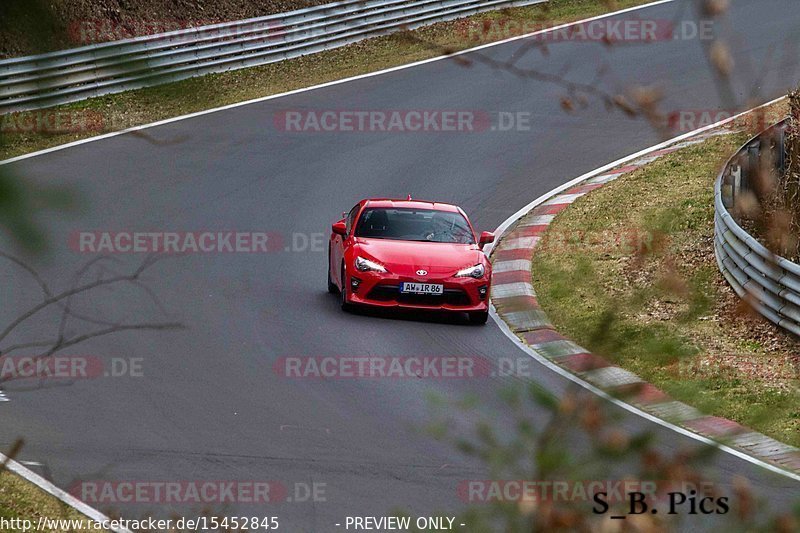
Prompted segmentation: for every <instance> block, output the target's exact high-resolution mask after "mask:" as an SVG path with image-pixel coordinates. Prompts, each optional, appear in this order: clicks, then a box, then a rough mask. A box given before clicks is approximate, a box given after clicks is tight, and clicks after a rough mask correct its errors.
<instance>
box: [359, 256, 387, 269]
mask: <svg viewBox="0 0 800 533" xmlns="http://www.w3.org/2000/svg"><path fill="white" fill-rule="evenodd" d="M356 270H358V271H359V272H369V271H370V270H371V271H373V272H386V268H384V267H383V265H379V264H378V263H376V262H375V261H370V260H369V259H364V258H363V257H356Z"/></svg>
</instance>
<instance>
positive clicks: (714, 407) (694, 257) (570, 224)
mask: <svg viewBox="0 0 800 533" xmlns="http://www.w3.org/2000/svg"><path fill="white" fill-rule="evenodd" d="M748 137H749V134H745V133H740V134H730V135H725V136H721V137H714V138H712V139H710V140H708V141H706V142H704V143H702V144H699V145H694V146H690V147H687V148H684V149H682V150H680V151H678V152H675V153H673V154H670V155H667V156H664V157H662V158H660V159H658V160H656V161H654V162H653V163H650V164H648V165H646V166H644V167H642V168H641V169H639V170H636V171H634V172H632V173H630V174H627V175H624V176H623V177H621V178H619V179H618V180H616V181H615V182H613V183H611V184H609V185H607V186H605V187H603V188H601V189H598V190H596V191H593V192H592V193H590V194H588V195H586V196H584V197H582V198H580V199H579V200H578V201H576V202H575V203H574V204H573V205H572V206H571V207H570V208H568V209H566V210H564V211H563V212H562V213H560V214H559V215H558V216H557V217H556V219H555V220H554V222H553V224H552V225H551V226H550V228H549V230H548V232H547V233H546V234H545V237H544V239H543V240H542V242H541V243H540V245H539V247H538V248H537V250H536V253H535V254H534V258H533V259H534V260H533V267H532V270H533V282H534V286H535V287H536V289H537V294H538V296H539V300H540V304H541V306H542V307H543V309H544V310H545V311H546V312H547V313H548V315H549V317H550V319H551V320H552V322H553V324H554V325H555V326H556V328H557V329H558V330H559V331H560V332H562V334H564V335H566V336H568V337H570V338H572V339H574V340H575V341H576V342H578V343H579V344H581V345H582V346H584V347H585V348H587V349H589V350H591V351H592V352H594V353H597V354H598V355H602V356H604V357H606V358H607V359H608V360H610V361H613V362H614V363H616V364H617V365H619V366H621V367H623V368H626V369H628V370H631V371H632V372H635V373H636V374H638V375H639V376H641V377H642V378H643V379H644V380H646V381H649V382H651V383H653V384H655V385H656V386H657V387H659V388H661V389H662V390H664V391H665V392H667V393H668V394H670V395H671V396H672V397H674V398H675V399H677V400H681V401H683V402H685V403H688V404H690V405H693V406H695V407H697V408H698V409H700V410H701V411H703V412H705V413H708V414H712V415H717V416H722V417H725V418H729V419H732V420H735V421H737V422H739V423H741V424H744V425H746V426H749V427H751V428H753V429H755V430H757V431H760V432H763V433H765V434H767V435H770V436H772V437H774V438H776V439H779V440H781V441H783V442H787V443H790V444H794V445H800V355H799V354H800V344H798V342H797V340H796V339H794V338H793V337H792V336H790V335H789V334H786V333H784V332H782V331H779V330H778V329H777V328H776V327H774V326H773V325H772V324H770V323H767V322H766V321H763V320H762V319H760V318H758V317H756V316H754V315H753V314H752V313H751V312H749V310H747V309H746V308H745V306H744V305H743V304H742V302H741V301H740V300H739V299H738V297H736V295H735V294H734V293H733V291H732V290H731V289H730V287H729V286H728V285H727V283H726V282H725V280H724V278H723V277H722V275H721V274H720V272H719V270H718V269H717V265H716V261H715V258H714V251H713V234H714V233H713V227H714V222H713V217H714V208H713V182H714V179H715V178H716V176H717V173H718V171H719V169H720V168H721V167H722V165H723V164H724V161H725V160H726V159H727V158H728V157H729V156H730V155H731V154H733V153H734V152H735V151H736V149H738V147H739V146H740V145H741V144H742V143H744V142H745V141H746V139H747V138H748ZM620 206H625V208H624V209H620Z"/></svg>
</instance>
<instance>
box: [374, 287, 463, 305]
mask: <svg viewBox="0 0 800 533" xmlns="http://www.w3.org/2000/svg"><path fill="white" fill-rule="evenodd" d="M367 299H369V300H375V301H379V302H397V303H399V304H408V305H429V306H439V305H451V306H462V307H466V306H468V305H470V301H469V296H468V295H467V293H466V292H464V291H462V290H461V289H445V290H444V294H443V295H441V296H436V295H432V294H402V293H401V292H400V286H399V285H377V286H376V287H374V288H373V289H372V290H371V291H369V294H367Z"/></svg>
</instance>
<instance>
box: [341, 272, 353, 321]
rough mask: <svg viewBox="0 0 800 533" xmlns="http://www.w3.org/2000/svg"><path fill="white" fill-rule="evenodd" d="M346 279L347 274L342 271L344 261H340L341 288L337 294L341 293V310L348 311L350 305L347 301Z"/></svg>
mask: <svg viewBox="0 0 800 533" xmlns="http://www.w3.org/2000/svg"><path fill="white" fill-rule="evenodd" d="M346 281H347V274H346V272H345V271H344V263H342V290H341V291H340V292H339V294H341V296H342V298H341V301H342V311H349V310H350V308H351V305H350V304H349V303H347V285H346V283H345V282H346Z"/></svg>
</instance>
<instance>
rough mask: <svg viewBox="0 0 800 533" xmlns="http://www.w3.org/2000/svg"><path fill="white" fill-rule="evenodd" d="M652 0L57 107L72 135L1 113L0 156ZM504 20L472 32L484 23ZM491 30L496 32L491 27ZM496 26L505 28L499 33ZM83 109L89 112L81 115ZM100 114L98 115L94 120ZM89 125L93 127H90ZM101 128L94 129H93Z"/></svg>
mask: <svg viewBox="0 0 800 533" xmlns="http://www.w3.org/2000/svg"><path fill="white" fill-rule="evenodd" d="M650 1H651V0H551V2H550V3H549V4H545V5H536V6H530V7H523V8H514V9H506V10H502V11H494V12H489V13H483V14H479V15H474V16H472V17H469V18H466V19H461V20H457V21H451V22H443V23H439V24H433V25H431V26H427V27H424V28H420V29H416V30H413V31H409V32H404V33H397V34H394V35H389V36H384V37H377V38H374V39H367V40H365V41H361V42H359V43H355V44H352V45H349V46H345V47H342V48H337V49H335V50H329V51H325V52H320V53H318V54H313V55H309V56H304V57H299V58H296V59H291V60H288V61H282V62H279V63H271V64H269V65H263V66H260V67H254V68H249V69H243V70H237V71H231V72H226V73H221V74H211V75H207V76H202V77H198V78H192V79H189V80H184V81H180V82H176V83H170V84H167V85H161V86H158V87H151V88H146V89H139V90H134V91H128V92H124V93H119V94H114V95H107V96H102V97H98V98H92V99H89V100H85V101H82V102H76V103H73V104H67V105H63V106H58V107H57V108H55V109H57V110H62V111H68V112H83V111H85V112H93V113H97V115H94V114H93V115H92V118H91V120H90V122H92V124H94V126H93V127H92V128H91V129H94V130H95V131H83V132H78V133H62V134H43V133H36V132H35V131H33V132H30V133H28V132H24V133H12V132H14V131H15V129H16V128H15V124H18V123H24V120H25V116H24V115H23V116H20V115H17V114H12V115H6V116H0V131H5V132H6V133H4V134H3V135H2V136H0V159H6V158H9V157H14V156H17V155H22V154H26V153H30V152H33V151H36V150H41V149H44V148H49V147H51V146H57V145H59V144H64V143H68V142H72V141H76V140H79V139H82V138H86V137H91V136H93V135H97V134H98V133H102V132H109V131H119V130H122V129H125V128H129V127H132V126H137V125H142V124H148V123H150V122H155V121H158V120H164V119H167V118H171V117H176V116H180V115H184V114H188V113H193V112H197V111H202V110H205V109H210V108H214V107H219V106H224V105H228V104H233V103H236V102H242V101H245V100H251V99H254V98H260V97H264V96H269V95H272V94H278V93H282V92H286V91H291V90H294V89H299V88H302V87H309V86H312V85H317V84H320V83H325V82H329V81H334V80H338V79H342V78H347V77H350V76H356V75H359V74H365V73H368V72H374V71H377V70H382V69H386V68H390V67H394V66H398V65H403V64H407V63H412V62H414V61H420V60H423V59H428V58H431V57H435V56H440V55H443V54H446V53H452V52H456V51H459V50H464V49H467V48H472V47H475V46H478V45H481V44H484V43H488V42H492V41H497V40H502V39H505V38H508V37H511V36H513V31H512V30H513V29H514V28H527V29H536V28H538V27H542V26H544V25H552V24H559V23H564V22H570V21H575V20H579V19H583V18H587V17H592V16H596V15H600V14H602V13H606V12H609V11H615V10H618V9H624V8H627V7H632V6H636V5H642V4H646V3H648V2H650ZM498 20H502V21H504V22H503V23H502V24H495V25H494V26H491V25H490V26H489V28H490V30H488V31H475V28H478V27H483V26H482V24H484V22H485V21H489V22H491V21H498ZM491 28H498V29H500V30H501V31H492V30H491ZM503 28H506V29H508V30H509V31H502V29H503ZM87 114H89V113H87ZM97 117H99V118H97ZM96 126H100V127H99V128H97V127H96ZM98 129H99V130H102V131H97V130H98Z"/></svg>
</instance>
